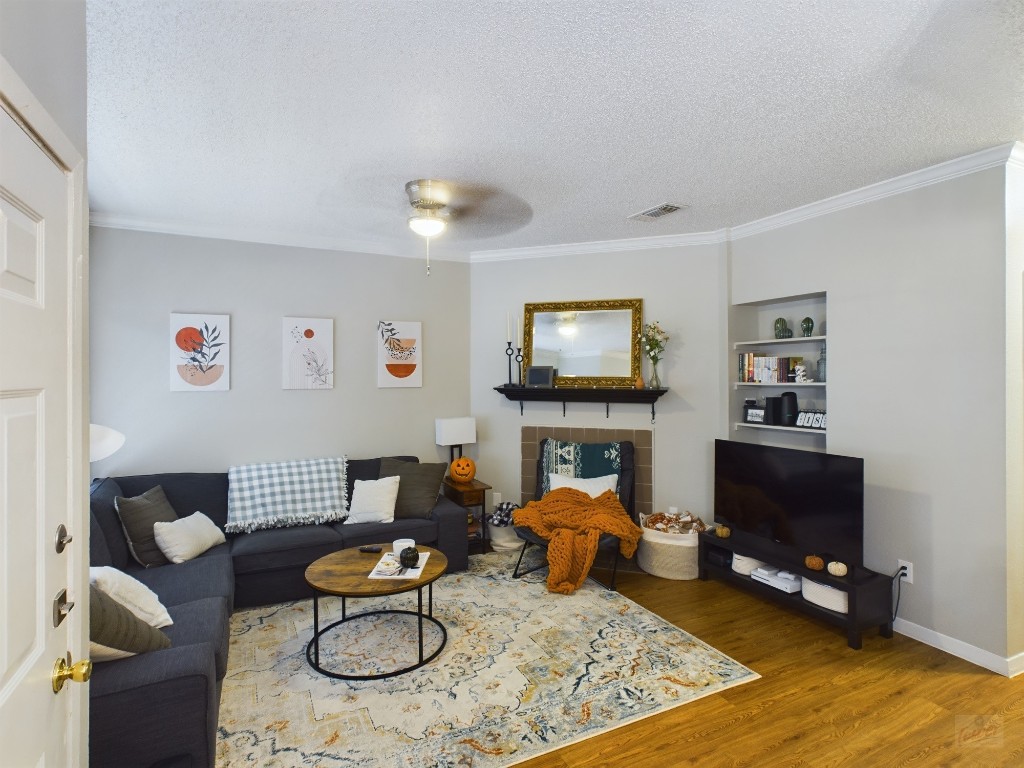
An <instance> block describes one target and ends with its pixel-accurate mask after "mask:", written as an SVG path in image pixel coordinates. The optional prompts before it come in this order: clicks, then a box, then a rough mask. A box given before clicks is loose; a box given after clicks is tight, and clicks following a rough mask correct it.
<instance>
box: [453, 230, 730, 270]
mask: <svg viewBox="0 0 1024 768" xmlns="http://www.w3.org/2000/svg"><path fill="white" fill-rule="evenodd" d="M727 239H728V230H725V229H716V230H715V231H713V232H691V233H687V234H682V235H658V236H655V237H633V238H628V239H625V240H595V241H592V242H587V243H564V244H562V245H538V246H533V247H527V248H499V249H496V250H493V251H470V252H469V260H470V261H471V262H472V263H474V264H476V263H480V262H489V261H517V260H519V259H545V258H552V257H555V256H578V255H582V254H591V253H613V252H617V251H642V250H647V249H649V248H673V247H676V246H688V245H717V244H719V243H724V242H725V241H726V240H727Z"/></svg>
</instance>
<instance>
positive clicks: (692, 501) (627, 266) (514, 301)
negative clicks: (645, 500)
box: [471, 244, 727, 520]
mask: <svg viewBox="0 0 1024 768" xmlns="http://www.w3.org/2000/svg"><path fill="white" fill-rule="evenodd" d="M724 254H725V245H724V244H718V245H694V246H689V247H674V248H660V249H652V250H648V251H620V252H614V253H593V254H584V255H578V256H560V257H555V258H535V259H525V260H519V261H495V262H489V263H478V264H474V265H473V269H472V299H471V303H472V307H473V310H472V316H473V322H472V344H473V355H472V358H471V366H472V368H471V371H472V372H471V376H472V412H473V415H474V416H476V417H477V423H478V427H479V431H480V433H481V435H482V442H481V444H480V457H479V466H478V468H477V475H478V477H480V479H482V480H484V481H485V482H487V483H489V484H490V485H492V486H494V488H495V490H497V491H498V492H500V493H501V494H502V496H503V498H505V499H510V500H514V501H518V499H519V480H520V472H519V469H520V467H519V430H520V427H522V426H524V425H558V426H568V427H573V426H580V427H601V428H608V429H646V428H651V429H652V430H653V432H654V505H655V509H659V510H665V509H667V508H668V507H669V506H670V505H671V506H677V507H679V508H680V509H681V510H690V511H692V512H693V513H694V514H697V515H700V516H701V517H703V518H704V519H706V520H710V519H712V517H713V512H712V478H711V469H712V458H713V457H712V443H711V440H712V438H714V437H716V436H718V435H719V434H721V433H723V430H724V426H723V425H724V418H725V409H724V407H723V402H724V398H725V397H726V394H727V383H726V381H725V380H724V379H723V375H724V373H723V372H724V367H723V366H722V365H721V364H720V361H721V360H722V359H723V351H724V350H725V346H726V317H727V312H726V304H727V301H726V297H727V284H726V260H725V257H724ZM637 297H639V298H642V299H643V306H644V320H645V322H649V321H652V320H657V321H659V322H660V323H661V326H662V327H663V328H664V329H665V330H666V331H667V332H668V334H669V335H670V337H671V340H670V341H669V343H668V347H667V351H666V355H665V359H664V360H663V361H662V362H661V364H660V365H659V373H660V375H661V380H662V385H663V386H665V387H668V388H669V392H668V393H667V394H666V395H664V396H662V398H661V399H660V400H658V402H657V418H656V421H655V424H654V425H653V426H652V425H651V423H650V422H651V411H650V408H649V407H645V406H638V405H615V404H613V405H612V406H611V413H610V416H609V417H607V418H606V416H605V406H604V404H603V403H600V404H599V403H570V404H569V405H568V406H567V407H566V413H565V416H563V415H562V406H561V404H559V403H526V404H525V406H524V414H523V415H522V416H520V415H519V404H518V403H515V402H511V401H509V400H506V399H505V398H504V397H503V396H502V395H500V394H498V393H497V392H494V391H493V387H495V386H498V385H500V384H503V383H505V381H506V380H507V378H508V366H507V362H506V360H507V358H506V357H505V352H504V350H505V318H506V313H507V312H512V313H518V314H519V316H520V317H521V316H522V314H523V305H524V304H526V303H532V302H540V301H583V300H588V299H630V298H637ZM643 371H644V377H645V378H646V377H647V376H648V375H649V373H650V366H649V363H646V362H645V363H644V366H643Z"/></svg>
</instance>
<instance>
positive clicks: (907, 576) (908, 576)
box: [896, 560, 914, 584]
mask: <svg viewBox="0 0 1024 768" xmlns="http://www.w3.org/2000/svg"><path fill="white" fill-rule="evenodd" d="M900 568H906V569H907V570H906V572H905V573H903V575H901V576H900V578H901V579H902V580H903V581H905V582H907V584H913V583H914V564H913V563H912V562H910V561H909V560H897V561H896V570H897V571H898V570H899V569H900Z"/></svg>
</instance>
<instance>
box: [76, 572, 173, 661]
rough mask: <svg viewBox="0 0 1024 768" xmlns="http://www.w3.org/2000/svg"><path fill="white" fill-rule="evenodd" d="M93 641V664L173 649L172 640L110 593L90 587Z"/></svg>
mask: <svg viewBox="0 0 1024 768" xmlns="http://www.w3.org/2000/svg"><path fill="white" fill-rule="evenodd" d="M89 641H90V643H91V644H92V647H91V649H90V654H89V655H90V657H91V658H92V660H93V661H108V660H112V659H116V658H123V657H124V656H130V655H132V654H136V653H146V652H147V651H157V650H160V649H161V648H170V647H171V639H170V638H169V637H167V635H165V634H164V633H163V632H161V631H160V630H159V629H157V628H156V627H151V626H149V624H147V623H146V622H144V621H143V620H142V619H140V618H139V617H138V616H136V615H135V614H134V613H132V612H131V611H130V610H128V609H127V608H125V607H124V606H123V605H121V604H120V603H119V602H117V601H116V600H114V598H112V597H110V595H108V594H107V593H106V592H104V591H103V590H101V589H97V588H96V587H94V586H93V585H91V584H90V585H89Z"/></svg>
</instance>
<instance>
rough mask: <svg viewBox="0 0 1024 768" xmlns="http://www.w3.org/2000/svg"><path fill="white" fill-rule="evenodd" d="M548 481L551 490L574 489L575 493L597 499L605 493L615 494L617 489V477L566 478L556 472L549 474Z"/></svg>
mask: <svg viewBox="0 0 1024 768" xmlns="http://www.w3.org/2000/svg"><path fill="white" fill-rule="evenodd" d="M548 480H549V481H550V482H551V490H552V491H553V490H555V489H556V488H575V489H576V490H577V491H583V493H585V494H587V495H589V496H591V497H593V498H595V499H596V498H597V497H598V496H600V495H601V494H602V493H604V492H605V491H612V492H613V493H614V492H615V489H616V488H618V487H619V476H618V475H603V476H602V477H568V476H567V475H562V474H559V473H558V472H549V473H548Z"/></svg>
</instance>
